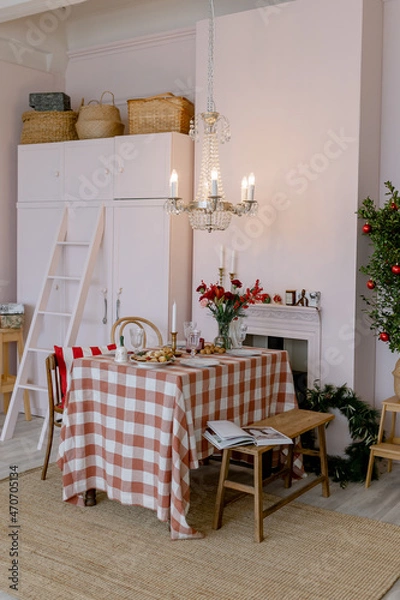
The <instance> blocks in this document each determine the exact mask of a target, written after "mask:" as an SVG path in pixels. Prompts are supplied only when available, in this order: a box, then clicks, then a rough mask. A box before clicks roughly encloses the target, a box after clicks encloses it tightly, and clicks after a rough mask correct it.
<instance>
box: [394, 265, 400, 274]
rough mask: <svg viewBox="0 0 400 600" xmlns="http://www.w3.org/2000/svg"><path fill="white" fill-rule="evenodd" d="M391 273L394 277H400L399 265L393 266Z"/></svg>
mask: <svg viewBox="0 0 400 600" xmlns="http://www.w3.org/2000/svg"><path fill="white" fill-rule="evenodd" d="M392 273H394V274H395V275H400V265H393V267H392Z"/></svg>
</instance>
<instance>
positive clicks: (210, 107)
mask: <svg viewBox="0 0 400 600" xmlns="http://www.w3.org/2000/svg"><path fill="white" fill-rule="evenodd" d="M214 47H215V11H214V0H210V20H209V25H208V98H207V111H208V112H213V111H215V104H214Z"/></svg>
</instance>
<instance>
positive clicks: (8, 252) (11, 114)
mask: <svg viewBox="0 0 400 600" xmlns="http://www.w3.org/2000/svg"><path fill="white" fill-rule="evenodd" d="M0 80H1V81H2V82H3V83H2V86H1V91H0V105H1V107H2V109H1V111H0V131H1V137H0V152H1V161H0V203H1V213H0V214H1V218H0V240H1V252H0V302H15V299H16V296H15V295H16V208H15V205H16V202H17V145H18V143H19V139H20V136H21V131H22V120H21V115H22V113H23V112H24V111H25V110H29V93H30V92H34V91H43V89H44V88H45V89H46V90H47V91H51V90H53V89H55V88H54V85H55V76H54V75H53V74H50V73H43V72H39V71H35V70H33V69H28V68H25V67H21V66H17V65H12V64H10V63H5V62H1V61H0Z"/></svg>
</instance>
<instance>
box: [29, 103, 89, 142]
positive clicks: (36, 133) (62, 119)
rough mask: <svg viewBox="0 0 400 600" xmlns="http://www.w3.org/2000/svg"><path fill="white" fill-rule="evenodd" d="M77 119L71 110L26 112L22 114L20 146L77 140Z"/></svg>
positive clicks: (76, 115)
mask: <svg viewBox="0 0 400 600" xmlns="http://www.w3.org/2000/svg"><path fill="white" fill-rule="evenodd" d="M77 118H78V114H77V113H76V112H74V111H72V110H65V111H55V110H51V111H35V110H29V111H26V112H24V113H23V114H22V123H23V126H22V134H21V144H43V143H46V142H65V141H68V140H77V139H78V135H77V133H76V129H75V123H76V120H77Z"/></svg>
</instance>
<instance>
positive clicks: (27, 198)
mask: <svg viewBox="0 0 400 600" xmlns="http://www.w3.org/2000/svg"><path fill="white" fill-rule="evenodd" d="M63 186H64V145H63V144H62V143H58V142H57V143H54V144H29V145H24V146H19V148H18V202H40V201H43V200H49V201H54V200H62V199H63V192H64V189H63Z"/></svg>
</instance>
